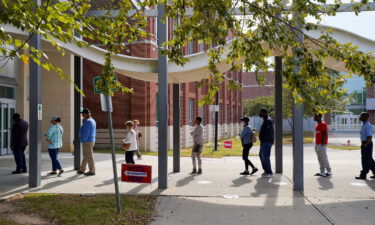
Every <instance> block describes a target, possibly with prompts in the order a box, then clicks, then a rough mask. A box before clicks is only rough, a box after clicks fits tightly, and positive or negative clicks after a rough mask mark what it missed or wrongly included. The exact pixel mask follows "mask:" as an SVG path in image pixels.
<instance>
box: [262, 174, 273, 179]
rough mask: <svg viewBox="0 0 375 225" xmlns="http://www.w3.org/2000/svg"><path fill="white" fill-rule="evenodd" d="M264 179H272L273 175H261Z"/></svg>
mask: <svg viewBox="0 0 375 225" xmlns="http://www.w3.org/2000/svg"><path fill="white" fill-rule="evenodd" d="M263 177H264V178H272V177H273V174H272V173H268V174H267V173H266V174H264V175H263Z"/></svg>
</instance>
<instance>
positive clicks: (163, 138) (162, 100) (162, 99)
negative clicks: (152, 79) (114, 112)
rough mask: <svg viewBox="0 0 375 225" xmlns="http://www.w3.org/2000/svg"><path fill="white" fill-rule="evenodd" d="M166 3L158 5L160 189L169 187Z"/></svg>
mask: <svg viewBox="0 0 375 225" xmlns="http://www.w3.org/2000/svg"><path fill="white" fill-rule="evenodd" d="M164 13H165V9H164V5H158V18H157V28H158V29H157V39H158V47H159V51H158V98H159V99H158V106H157V110H158V119H159V124H158V125H159V137H158V140H159V143H158V153H159V156H158V165H159V168H158V175H159V189H167V187H168V59H167V56H165V55H162V54H161V50H162V48H163V43H165V42H166V41H167V24H168V21H167V20H168V19H167V18H165V23H163V20H164Z"/></svg>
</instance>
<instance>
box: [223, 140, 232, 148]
mask: <svg viewBox="0 0 375 225" xmlns="http://www.w3.org/2000/svg"><path fill="white" fill-rule="evenodd" d="M224 148H232V141H224Z"/></svg>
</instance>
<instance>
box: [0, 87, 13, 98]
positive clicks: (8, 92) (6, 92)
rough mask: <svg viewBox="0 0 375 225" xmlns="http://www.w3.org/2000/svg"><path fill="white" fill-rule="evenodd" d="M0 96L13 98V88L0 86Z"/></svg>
mask: <svg viewBox="0 0 375 225" xmlns="http://www.w3.org/2000/svg"><path fill="white" fill-rule="evenodd" d="M0 98H9V99H15V88H14V87H7V86H0Z"/></svg>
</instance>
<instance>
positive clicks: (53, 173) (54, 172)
mask: <svg viewBox="0 0 375 225" xmlns="http://www.w3.org/2000/svg"><path fill="white" fill-rule="evenodd" d="M56 174H57V172H56V171H52V172H49V173H47V175H49V176H51V175H56Z"/></svg>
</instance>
